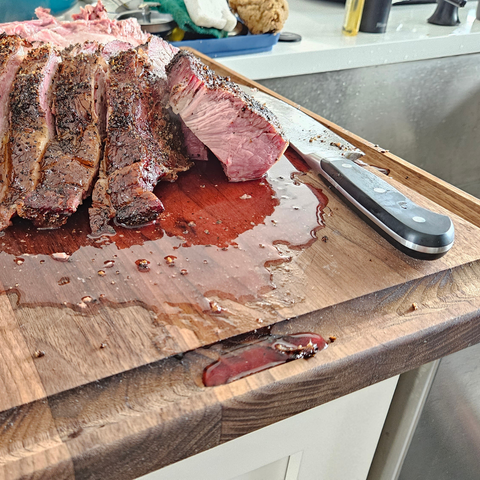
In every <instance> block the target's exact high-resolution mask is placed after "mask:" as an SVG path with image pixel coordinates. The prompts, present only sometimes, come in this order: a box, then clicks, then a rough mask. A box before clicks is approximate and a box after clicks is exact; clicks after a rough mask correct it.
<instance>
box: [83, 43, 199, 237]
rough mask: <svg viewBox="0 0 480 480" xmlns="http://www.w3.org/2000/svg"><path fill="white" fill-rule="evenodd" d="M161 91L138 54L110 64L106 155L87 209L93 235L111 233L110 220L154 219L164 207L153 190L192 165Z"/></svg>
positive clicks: (160, 80) (117, 57) (148, 65)
mask: <svg viewBox="0 0 480 480" xmlns="http://www.w3.org/2000/svg"><path fill="white" fill-rule="evenodd" d="M165 87H166V82H165V79H163V78H161V76H159V75H157V74H156V72H155V67H154V65H152V62H151V61H150V59H149V58H148V57H147V56H146V54H145V53H144V52H142V51H135V50H128V51H123V52H119V53H118V54H117V55H115V56H113V57H112V58H111V59H110V61H109V74H108V88H107V102H108V112H107V138H106V142H105V153H104V158H103V160H102V166H101V169H100V176H99V180H98V182H97V185H98V188H97V186H96V187H95V190H94V194H93V203H92V208H91V209H90V211H89V214H90V225H91V228H92V233H93V234H94V235H101V234H104V233H106V234H111V233H112V229H111V227H109V226H108V222H109V220H110V219H111V218H114V219H115V222H116V223H118V224H121V225H125V226H131V227H132V226H140V225H144V224H146V223H151V222H153V221H155V220H156V219H157V218H158V215H159V214H160V213H161V212H162V211H163V205H162V202H161V201H160V200H159V199H158V198H157V197H156V196H155V195H154V194H153V192H152V190H153V188H154V187H155V185H156V184H157V182H158V181H159V180H160V179H161V178H163V179H168V180H174V179H175V178H176V177H177V172H179V171H182V170H186V169H188V168H189V167H190V162H189V161H188V159H187V158H186V157H185V156H184V154H183V152H182V142H181V138H182V137H181V131H180V128H179V126H177V125H176V124H175V123H174V121H173V120H172V119H171V118H170V114H169V113H168V112H167V110H166V108H165V106H164V103H165V100H164V98H165V95H164V93H165Z"/></svg>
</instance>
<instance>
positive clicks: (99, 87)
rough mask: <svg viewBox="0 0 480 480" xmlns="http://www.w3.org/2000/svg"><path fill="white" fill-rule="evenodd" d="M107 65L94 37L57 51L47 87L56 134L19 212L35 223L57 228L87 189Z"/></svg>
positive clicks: (99, 135) (98, 149)
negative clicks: (59, 58)
mask: <svg viewBox="0 0 480 480" xmlns="http://www.w3.org/2000/svg"><path fill="white" fill-rule="evenodd" d="M106 69H107V65H106V63H105V61H104V59H103V57H102V55H101V54H100V47H99V45H98V44H97V43H96V42H91V43H85V44H84V45H81V46H80V45H76V46H73V47H71V48H69V49H66V50H64V51H63V52H62V63H61V64H60V65H59V67H58V70H57V73H56V75H55V77H54V81H53V86H52V111H53V114H54V116H55V126H56V136H55V138H54V139H52V140H51V141H50V142H49V144H48V146H47V148H46V151H45V154H44V156H43V159H42V161H41V162H40V179H39V182H38V184H37V186H36V188H35V190H33V191H31V192H29V193H28V194H27V195H26V196H25V198H24V199H23V201H19V202H18V208H17V211H18V214H19V215H20V216H21V217H24V218H28V219H29V220H31V221H32V222H33V223H34V224H35V226H36V227H38V228H58V227H59V226H61V225H63V224H64V223H65V222H66V221H67V219H68V217H69V216H70V215H72V213H74V212H75V211H76V210H77V208H78V206H79V205H80V204H81V203H82V202H83V200H84V199H85V198H86V197H87V196H88V195H89V194H90V192H91V190H92V187H93V183H94V180H95V179H96V176H97V173H98V167H99V163H100V159H101V156H102V154H103V148H102V140H103V137H104V135H105V125H104V123H105V120H104V119H105V108H104V105H105V102H104V95H105V76H106Z"/></svg>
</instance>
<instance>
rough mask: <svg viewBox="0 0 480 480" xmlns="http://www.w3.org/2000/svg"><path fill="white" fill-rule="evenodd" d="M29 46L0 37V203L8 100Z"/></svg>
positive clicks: (4, 181)
mask: <svg viewBox="0 0 480 480" xmlns="http://www.w3.org/2000/svg"><path fill="white" fill-rule="evenodd" d="M30 47H31V45H30V44H29V43H28V42H26V41H25V40H23V39H22V38H20V37H19V36H17V35H6V34H4V33H2V34H1V35H0V201H1V200H3V197H4V195H5V193H6V185H7V178H6V177H7V174H8V172H7V171H6V166H7V163H6V159H5V153H6V151H5V150H6V145H7V142H8V135H7V133H8V129H9V126H10V115H9V112H8V103H9V102H8V100H9V96H10V92H11V89H12V86H13V81H14V79H15V75H16V73H17V71H18V69H19V67H20V64H21V62H22V60H23V58H24V56H25V54H26V50H27V49H28V48H30Z"/></svg>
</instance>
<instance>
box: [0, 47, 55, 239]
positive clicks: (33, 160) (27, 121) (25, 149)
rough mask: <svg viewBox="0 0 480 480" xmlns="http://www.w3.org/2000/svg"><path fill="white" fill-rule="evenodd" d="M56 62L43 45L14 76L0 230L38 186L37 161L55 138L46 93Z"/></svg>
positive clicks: (38, 166)
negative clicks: (22, 201) (49, 142)
mask: <svg viewBox="0 0 480 480" xmlns="http://www.w3.org/2000/svg"><path fill="white" fill-rule="evenodd" d="M59 62H60V56H59V54H58V53H57V51H56V50H55V49H54V48H53V47H52V45H48V44H47V45H42V46H40V47H38V48H33V49H31V50H30V51H29V52H28V54H27V56H26V57H25V59H24V60H23V61H22V63H21V65H20V69H19V70H18V72H17V75H16V76H15V80H14V83H13V87H12V92H11V94H10V101H9V109H10V128H9V132H8V143H7V146H6V155H5V159H6V170H7V178H6V180H7V186H6V188H7V190H6V193H5V196H4V198H3V202H2V204H1V206H0V230H4V229H5V228H7V227H8V226H9V224H10V219H11V218H12V216H13V215H14V214H15V213H16V211H17V205H18V203H19V201H21V200H22V199H23V198H24V197H25V195H26V194H27V193H29V192H31V191H32V190H33V189H34V188H35V187H36V185H37V183H38V180H39V177H40V175H39V173H40V161H41V160H42V158H43V154H44V152H45V148H46V146H47V144H48V141H49V140H50V139H51V138H53V136H54V122H53V116H52V112H51V110H50V106H49V90H50V86H51V82H52V78H53V76H54V74H55V71H56V70H57V65H58V64H59Z"/></svg>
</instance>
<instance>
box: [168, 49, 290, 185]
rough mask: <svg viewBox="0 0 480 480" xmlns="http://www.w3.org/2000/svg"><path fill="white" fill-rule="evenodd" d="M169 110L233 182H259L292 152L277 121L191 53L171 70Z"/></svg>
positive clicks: (177, 57)
mask: <svg viewBox="0 0 480 480" xmlns="http://www.w3.org/2000/svg"><path fill="white" fill-rule="evenodd" d="M167 76H168V87H169V90H170V106H171V108H172V110H173V111H174V112H175V113H177V114H179V115H180V117H181V118H182V120H183V121H184V122H185V124H186V126H187V127H188V128H189V129H190V130H191V131H192V132H193V133H194V134H195V135H196V136H197V137H198V138H199V139H200V141H201V142H202V143H204V144H205V145H206V146H207V147H208V148H209V149H210V150H211V151H212V152H213V153H214V154H215V156H216V157H217V158H218V159H219V160H220V161H221V162H222V163H223V168H224V171H225V174H226V175H227V177H228V179H229V180H230V181H231V182H240V181H246V180H254V179H257V178H260V177H262V176H263V175H264V174H265V172H266V171H267V170H268V169H269V168H270V167H271V166H272V165H273V164H274V163H275V162H276V161H277V160H278V159H279V158H280V157H281V156H282V154H283V153H284V151H285V150H286V149H287V147H288V141H287V140H286V138H285V136H284V133H283V131H282V129H281V127H280V124H279V123H278V120H277V118H276V117H275V116H274V115H273V114H272V113H271V112H270V111H269V110H268V109H267V108H266V107H264V106H262V105H261V104H260V103H259V102H257V101H256V100H254V99H253V98H252V97H251V96H249V95H247V94H245V93H244V92H243V91H242V90H241V89H240V88H239V87H238V85H236V84H234V83H233V82H231V81H229V80H228V79H227V78H224V77H221V76H218V75H216V74H215V73H214V72H213V71H212V70H211V69H210V68H208V66H206V65H205V64H203V63H202V62H201V61H200V60H199V59H198V58H196V57H195V56H194V55H192V54H191V53H189V52H187V51H184V50H182V51H180V52H178V53H177V54H176V55H175V57H174V58H173V59H172V61H171V62H170V63H169V65H168V66H167Z"/></svg>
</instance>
